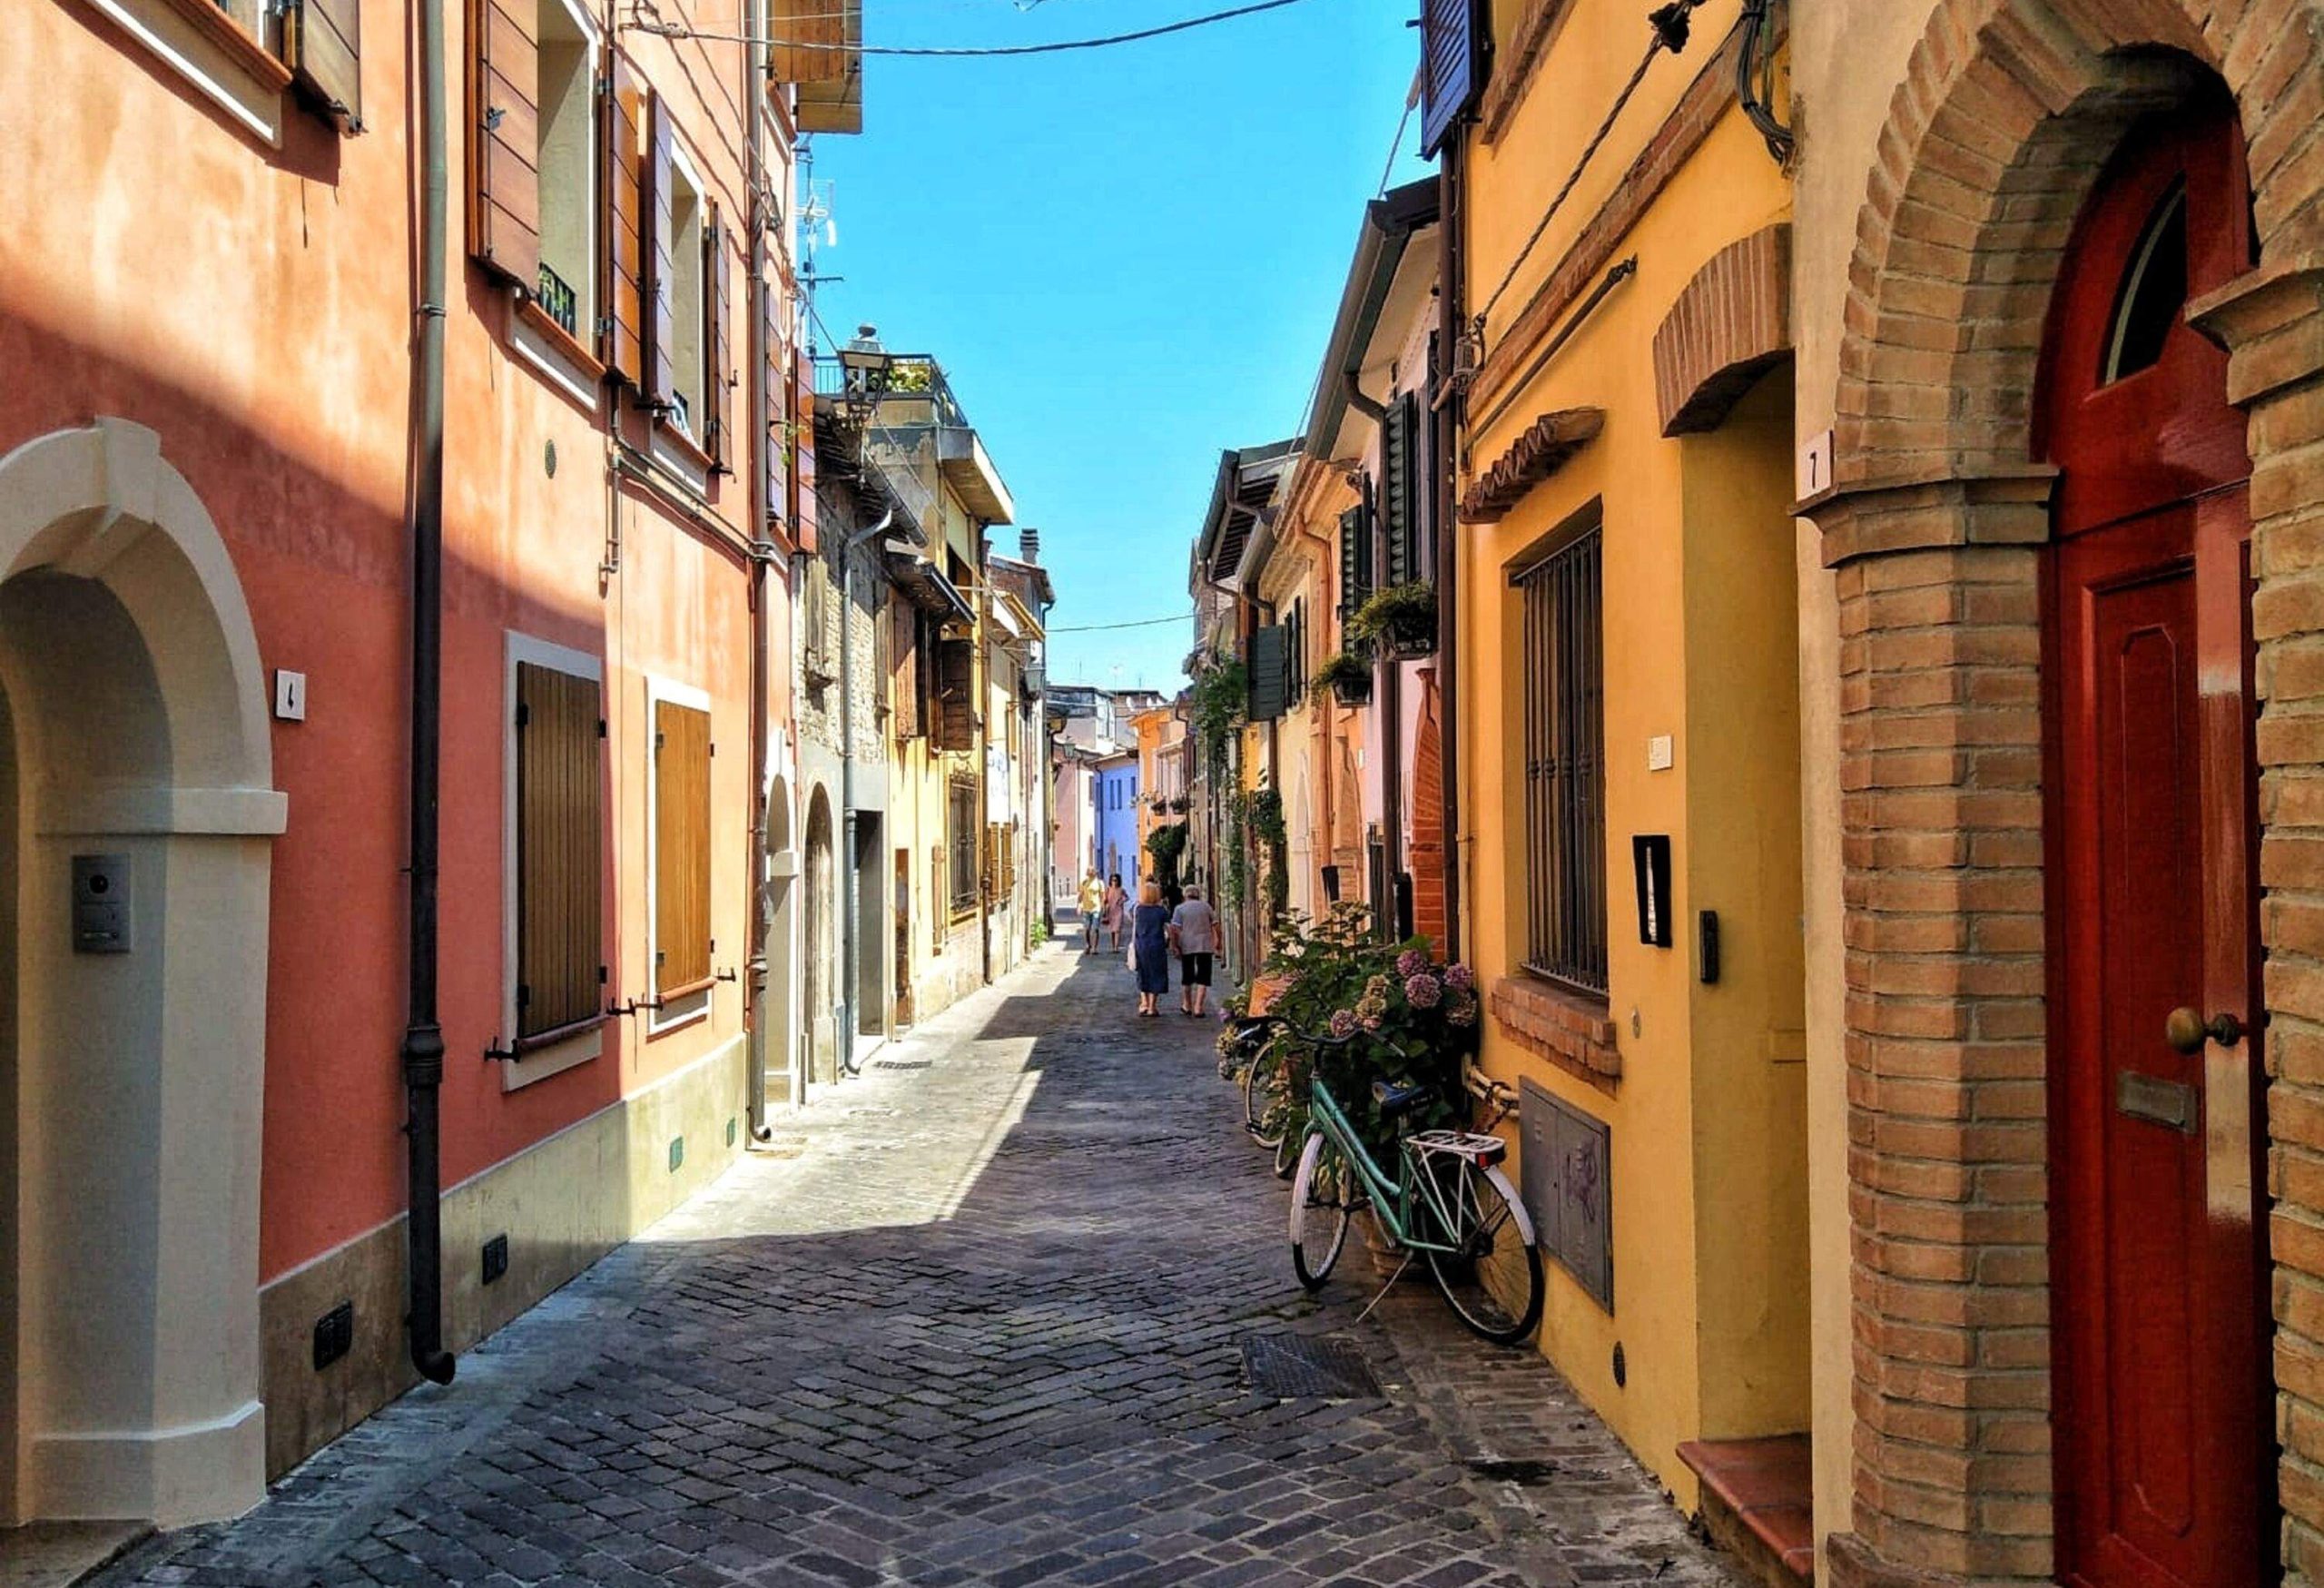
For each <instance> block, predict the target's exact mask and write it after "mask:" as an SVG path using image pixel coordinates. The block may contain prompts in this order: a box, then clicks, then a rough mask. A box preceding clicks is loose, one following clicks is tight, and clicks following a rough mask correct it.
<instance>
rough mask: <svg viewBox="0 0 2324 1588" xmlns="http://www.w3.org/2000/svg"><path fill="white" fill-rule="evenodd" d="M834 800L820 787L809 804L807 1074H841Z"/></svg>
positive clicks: (820, 1076)
mask: <svg viewBox="0 0 2324 1588" xmlns="http://www.w3.org/2000/svg"><path fill="white" fill-rule="evenodd" d="M836 902H837V894H836V893H835V891H834V884H833V878H832V802H831V797H830V795H829V794H826V793H825V792H824V791H823V790H822V788H817V789H816V790H815V793H814V796H813V798H812V799H811V800H810V801H809V802H808V804H807V907H806V910H805V912H804V915H805V922H806V932H805V943H804V945H803V946H804V959H805V962H806V972H807V975H806V981H807V1020H806V1031H807V1066H806V1068H807V1077H808V1079H809V1080H822V1081H831V1080H838V1079H839V1028H838V1026H837V1025H836V1024H835V1023H834V1020H833V1015H832V1011H833V1010H834V1009H835V1008H836V1007H837V1005H838V1001H839V922H838V919H837V912H836V911H835V909H834V908H833V906H834V905H835V904H836Z"/></svg>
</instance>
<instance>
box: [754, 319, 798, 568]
mask: <svg viewBox="0 0 2324 1588" xmlns="http://www.w3.org/2000/svg"><path fill="white" fill-rule="evenodd" d="M764 299H765V320H764V321H763V323H762V324H761V325H760V327H759V336H760V339H761V342H760V345H761V346H763V347H764V348H765V349H766V368H765V370H763V372H762V374H761V377H760V378H761V379H762V380H764V381H765V382H766V415H767V434H766V442H765V445H764V447H763V452H764V454H765V459H766V480H765V490H766V517H767V522H768V523H770V524H772V525H773V526H774V527H775V528H777V529H778V530H780V531H782V533H783V534H784V535H785V536H786V537H787V536H788V535H789V533H790V530H789V528H788V525H789V522H790V516H791V507H790V500H789V498H788V497H787V496H786V494H785V493H786V492H787V491H788V490H789V488H790V483H791V426H790V418H791V347H790V344H789V343H788V342H787V341H785V340H783V308H782V305H783V289H782V286H781V284H780V283H779V282H774V281H769V282H768V283H767V284H766V291H765V293H764Z"/></svg>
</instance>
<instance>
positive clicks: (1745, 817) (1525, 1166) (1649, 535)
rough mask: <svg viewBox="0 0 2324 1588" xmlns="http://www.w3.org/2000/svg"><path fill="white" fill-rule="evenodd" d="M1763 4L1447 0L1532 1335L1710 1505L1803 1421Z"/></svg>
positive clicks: (1478, 776)
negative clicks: (1726, 1456) (1688, 8)
mask: <svg viewBox="0 0 2324 1588" xmlns="http://www.w3.org/2000/svg"><path fill="white" fill-rule="evenodd" d="M1757 9H1758V8H1757V7H1755V6H1753V5H1749V4H1748V3H1738V0H1728V3H1727V4H1721V5H1702V6H1701V7H1700V8H1699V10H1698V11H1697V12H1695V13H1693V14H1692V21H1693V27H1692V30H1691V31H1692V35H1693V36H1692V37H1691V38H1684V37H1683V36H1682V35H1683V33H1684V32H1685V31H1686V30H1685V26H1684V25H1685V22H1686V21H1687V16H1686V15H1683V14H1682V15H1680V16H1679V21H1678V23H1677V24H1675V25H1669V27H1668V28H1667V30H1666V31H1662V32H1658V31H1657V30H1656V28H1655V26H1654V25H1650V24H1649V23H1647V22H1645V21H1644V20H1642V18H1641V15H1640V7H1638V6H1637V5H1633V4H1630V3H1628V0H1530V4H1503V5H1495V6H1492V8H1491V15H1492V21H1491V24H1490V26H1491V29H1492V38H1491V40H1490V48H1489V49H1488V48H1486V47H1485V45H1486V41H1484V40H1482V39H1481V38H1477V37H1474V36H1472V35H1468V34H1466V33H1464V32H1463V30H1464V29H1466V28H1468V26H1469V23H1468V22H1467V20H1466V18H1467V16H1468V15H1469V13H1468V10H1467V8H1466V7H1463V6H1456V5H1436V4H1432V5H1430V6H1429V7H1428V22H1429V36H1428V39H1427V48H1428V51H1429V55H1430V61H1429V71H1428V74H1427V81H1428V84H1429V89H1430V94H1429V99H1428V102H1427V104H1425V106H1424V110H1423V121H1424V123H1426V125H1425V133H1426V142H1427V145H1428V147H1430V148H1432V149H1435V148H1439V147H1441V148H1442V150H1443V156H1444V163H1445V166H1446V170H1447V178H1446V180H1447V183H1448V192H1449V193H1450V195H1451V197H1450V201H1449V202H1448V204H1447V207H1446V213H1447V215H1448V216H1449V217H1451V218H1452V230H1453V235H1452V237H1451V238H1450V239H1449V247H1450V261H1449V269H1448V272H1447V278H1448V289H1449V291H1451V292H1452V295H1453V297H1454V299H1455V301H1454V303H1453V304H1452V305H1451V306H1450V307H1449V308H1448V310H1447V312H1446V316H1445V323H1444V325H1443V332H1444V340H1446V341H1447V342H1450V343H1452V344H1454V356H1452V357H1449V358H1445V359H1444V360H1443V361H1444V362H1445V363H1446V364H1447V365H1448V366H1449V370H1450V373H1449V379H1448V380H1447V382H1446V383H1445V385H1446V386H1447V387H1449V389H1450V391H1449V395H1448V396H1447V398H1446V400H1445V401H1444V402H1443V404H1442V405H1440V406H1441V411H1444V412H1447V413H1450V414H1452V415H1454V416H1456V417H1455V418H1453V419H1452V420H1450V421H1449V428H1450V429H1452V437H1451V444H1452V449H1453V453H1454V467H1453V469H1452V491H1453V493H1454V496H1455V498H1456V500H1457V522H1458V528H1457V530H1456V532H1455V537H1454V543H1453V545H1452V547H1451V548H1450V555H1449V557H1445V558H1444V559H1443V561H1444V562H1445V563H1449V564H1450V565H1451V567H1452V570H1453V571H1454V578H1453V583H1452V589H1451V591H1450V599H1449V601H1447V602H1446V603H1445V606H1446V607H1448V608H1449V616H1450V619H1451V622H1450V629H1451V632H1452V635H1453V636H1454V642H1453V646H1452V657H1451V668H1450V671H1451V675H1452V676H1451V682H1450V686H1449V693H1450V694H1451V695H1452V700H1453V702H1454V706H1453V721H1454V725H1455V732H1456V739H1455V743H1454V747H1453V754H1452V762H1453V764H1454V766H1455V768H1456V772H1455V783H1454V798H1453V805H1454V809H1453V811H1452V813H1451V824H1452V829H1453V833H1454V839H1453V849H1454V853H1455V855H1456V860H1455V862H1454V868H1453V869H1454V875H1453V877H1452V883H1453V885H1454V888H1455V891H1456V894H1457V899H1458V909H1457V913H1456V920H1457V921H1458V923H1459V926H1460V932H1459V946H1460V950H1461V952H1462V954H1463V955H1464V956H1465V957H1467V958H1469V959H1471V960H1472V962H1474V963H1475V964H1476V966H1477V968H1478V970H1479V972H1480V975H1481V979H1482V984H1483V985H1484V986H1485V987H1486V988H1487V989H1488V991H1489V997H1488V1007H1489V1009H1490V1011H1491V1015H1490V1018H1489V1019H1488V1021H1486V1023H1485V1029H1484V1032H1483V1039H1482V1058H1481V1068H1482V1070H1484V1071H1485V1072H1486V1073H1487V1074H1488V1075H1490V1076H1492V1078H1494V1079H1496V1080H1500V1081H1502V1082H1504V1083H1505V1084H1507V1085H1509V1086H1512V1087H1513V1088H1516V1089H1518V1090H1519V1091H1520V1093H1521V1098H1522V1109H1521V1116H1520V1119H1519V1120H1517V1121H1514V1122H1513V1123H1515V1124H1516V1125H1517V1126H1518V1127H1520V1128H1519V1130H1518V1134H1519V1136H1520V1137H1521V1142H1520V1157H1521V1169H1522V1174H1523V1179H1524V1182H1525V1186H1526V1191H1527V1199H1528V1200H1529V1202H1531V1204H1532V1206H1533V1208H1534V1212H1535V1216H1536V1218H1537V1219H1538V1220H1540V1221H1541V1224H1542V1227H1543V1243H1544V1247H1545V1249H1546V1250H1547V1252H1548V1255H1550V1256H1551V1257H1552V1258H1554V1259H1555V1261H1554V1262H1553V1263H1552V1265H1551V1286H1550V1295H1549V1302H1548V1307H1547V1313H1546V1317H1545V1319H1544V1322H1543V1325H1542V1327H1541V1349H1542V1351H1543V1353H1544V1354H1545V1355H1546V1356H1549V1357H1550V1358H1551V1360H1552V1361H1554V1362H1555V1363H1556V1364H1557V1365H1558V1366H1559V1367H1560V1368H1561V1369H1562V1370H1563V1371H1564V1372H1565V1373H1566V1374H1567V1376H1569V1377H1571V1379H1572V1381H1573V1382H1574V1384H1575V1385H1576V1386H1578V1387H1579V1388H1580V1389H1581V1392H1582V1394H1583V1395H1584V1396H1586V1397H1587V1398H1588V1399H1589V1401H1590V1404H1591V1405H1592V1406H1594V1407H1595V1408H1596V1409H1597V1410H1599V1411H1600V1413H1601V1414H1603V1415H1604V1416H1605V1417H1606V1419H1607V1421H1608V1422H1609V1423H1610V1425H1612V1426H1613V1427H1614V1428H1615V1429H1616V1430H1617V1431H1618V1432H1619V1433H1620V1435H1622V1437H1623V1438H1624V1439H1625V1440H1626V1441H1627V1442H1628V1443H1629V1444H1630V1446H1631V1448H1632V1449H1634V1450H1635V1451H1636V1452H1637V1453H1638V1454H1639V1455H1640V1457H1641V1459H1643V1460H1644V1461H1645V1462H1646V1463H1647V1465H1649V1467H1651V1468H1652V1469H1653V1470H1654V1472H1655V1473H1656V1475H1658V1476H1659V1478H1661V1479H1662V1481H1663V1482H1665V1483H1667V1484H1669V1485H1670V1486H1671V1488H1672V1489H1673V1491H1674V1492H1675V1494H1677V1496H1678V1498H1679V1503H1680V1504H1682V1505H1683V1506H1686V1507H1687V1508H1689V1509H1693V1508H1694V1507H1695V1506H1696V1505H1697V1504H1698V1503H1699V1500H1700V1498H1701V1493H1702V1490H1701V1486H1700V1485H1699V1482H1698V1475H1697V1470H1696V1469H1698V1468H1699V1467H1702V1466H1704V1465H1705V1463H1706V1461H1709V1462H1710V1463H1712V1464H1713V1465H1715V1464H1716V1462H1717V1459H1718V1455H1719V1452H1718V1448H1717V1445H1718V1443H1719V1442H1725V1441H1731V1440H1740V1439H1746V1438H1758V1437H1764V1436H1770V1435H1797V1434H1804V1432H1805V1430H1806V1429H1807V1426H1808V1424H1809V1406H1808V1378H1809V1366H1808V1363H1809V1341H1808V1327H1807V1147H1806V1139H1805V1130H1806V1122H1805V1107H1806V1105H1805V1094H1804V1065H1803V1058H1804V1051H1803V1035H1802V1028H1803V1024H1804V1020H1803V1015H1802V1011H1801V1000H1802V963H1801V933H1800V909H1801V902H1800V880H1799V879H1800V840H1799V826H1800V824H1799V774H1798V764H1799V758H1798V737H1799V728H1798V718H1799V703H1798V687H1797V661H1796V625H1795V618H1794V606H1793V601H1794V566H1793V547H1792V534H1791V528H1790V520H1789V506H1790V503H1791V501H1792V499H1793V495H1794V492H1793V483H1794V482H1793V471H1792V446H1791V424H1790V416H1791V402H1792V397H1791V392H1792V388H1791V378H1790V373H1789V356H1790V355H1789V338H1788V334H1787V316H1786V301H1787V267H1788V256H1789V228H1788V225H1787V221H1788V215H1789V209H1788V206H1789V188H1788V183H1787V178H1786V175H1785V172H1784V169H1783V166H1782V165H1781V163H1779V161H1778V159H1777V158H1776V157H1775V152H1774V150H1773V149H1772V148H1771V140H1770V137H1769V136H1768V135H1767V132H1766V130H1765V129H1763V128H1762V127H1761V126H1757V125H1755V124H1754V121H1753V119H1752V116H1751V114H1749V113H1748V110H1749V109H1750V108H1753V107H1747V106H1746V105H1745V104H1742V103H1741V102H1739V101H1738V90H1737V84H1738V64H1740V65H1742V66H1743V67H1744V68H1745V70H1744V72H1743V74H1742V76H1743V79H1744V80H1745V81H1747V82H1749V83H1758V84H1763V83H1765V82H1766V81H1767V80H1768V76H1769V75H1770V74H1771V70H1772V69H1771V67H1770V66H1769V64H1768V61H1767V59H1766V55H1767V52H1768V50H1769V49H1770V48H1772V44H1770V42H1769V40H1768V38H1767V37H1766V36H1765V35H1763V34H1762V33H1761V32H1760V30H1759V29H1758V26H1757V25H1756V21H1755V14H1756V11H1757ZM1483 25H1485V24H1483V23H1482V20H1480V21H1479V22H1478V23H1477V26H1479V27H1482V26H1483ZM1738 56H1740V57H1745V58H1744V59H1742V60H1741V61H1738ZM1641 59H1643V60H1644V61H1645V64H1644V67H1643V70H1642V74H1641V75H1640V77H1639V78H1638V79H1637V80H1636V81H1635V84H1634V85H1633V88H1632V89H1631V90H1630V91H1626V90H1625V87H1624V84H1625V83H1626V81H1629V80H1630V74H1631V71H1632V68H1633V67H1634V66H1637V65H1638V64H1640V61H1641ZM1601 130H1602V131H1603V133H1604V136H1603V142H1602V143H1593V138H1595V137H1596V136H1597V135H1598V134H1599V133H1600V132H1601ZM1776 131H1777V133H1778V134H1779V131H1780V130H1779V129H1777V130H1776ZM1773 142H1774V143H1780V137H1779V135H1778V136H1777V137H1776V138H1775V139H1774V140H1773ZM1569 184H1571V185H1570V186H1569ZM1440 356H1442V350H1440ZM1439 390H1444V388H1443V387H1441V388H1440V389H1439ZM1442 571H1443V563H1441V564H1440V572H1442ZM1703 1441H1709V1442H1712V1448H1710V1450H1709V1453H1708V1455H1707V1454H1706V1452H1705V1450H1704V1449H1702V1448H1700V1447H1698V1445H1697V1444H1696V1442H1703ZM1682 1445H1683V1446H1687V1447H1688V1448H1687V1450H1686V1451H1685V1452H1684V1453H1683V1454H1682V1450H1681V1447H1682ZM1796 1454H1797V1456H1798V1458H1799V1460H1800V1463H1801V1465H1802V1467H1803V1470H1804V1461H1805V1456H1806V1451H1805V1448H1804V1441H1803V1442H1802V1443H1801V1445H1800V1446H1799V1447H1798V1448H1797V1452H1796ZM1803 1497H1804V1496H1803ZM1797 1534H1798V1536H1799V1538H1800V1540H1802V1541H1804V1540H1805V1538H1806V1527H1805V1519H1804V1515H1803V1516H1802V1517H1801V1518H1800V1519H1799V1525H1798V1527H1797ZM1788 1547H1789V1543H1788V1534H1785V1535H1784V1538H1783V1540H1782V1541H1781V1542H1779V1543H1778V1544H1776V1545H1775V1546H1773V1547H1772V1548H1771V1553H1772V1554H1774V1555H1775V1556H1777V1557H1780V1556H1782V1555H1783V1553H1785V1550H1786V1549H1787V1548H1788Z"/></svg>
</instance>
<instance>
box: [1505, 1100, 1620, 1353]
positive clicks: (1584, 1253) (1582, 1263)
mask: <svg viewBox="0 0 2324 1588" xmlns="http://www.w3.org/2000/svg"><path fill="white" fill-rule="evenodd" d="M1517 1119H1518V1127H1519V1129H1520V1130H1521V1133H1522V1137H1523V1152H1524V1158H1523V1169H1524V1179H1525V1184H1524V1188H1523V1194H1524V1198H1525V1206H1526V1208H1527V1209H1528V1210H1529V1211H1530V1212H1531V1214H1532V1215H1533V1224H1534V1227H1535V1229H1536V1231H1537V1233H1538V1234H1539V1235H1540V1237H1541V1248H1542V1249H1543V1250H1544V1251H1546V1252H1548V1253H1549V1254H1550V1256H1551V1257H1552V1258H1556V1259H1557V1262H1558V1266H1559V1267H1561V1268H1563V1269H1564V1270H1565V1271H1566V1272H1567V1273H1569V1274H1571V1275H1572V1276H1573V1277H1574V1282H1575V1283H1576V1284H1578V1285H1580V1286H1581V1287H1582V1289H1584V1290H1586V1291H1588V1292H1589V1293H1590V1298H1591V1299H1592V1300H1594V1301H1596V1302H1597V1303H1598V1305H1599V1306H1600V1307H1604V1308H1605V1309H1606V1310H1607V1311H1608V1312H1612V1311H1613V1310H1614V1220H1613V1189H1614V1188H1613V1174H1612V1170H1613V1159H1614V1149H1613V1132H1612V1129H1610V1127H1609V1126H1608V1125H1607V1124H1606V1122H1605V1121H1604V1120H1602V1119H1591V1118H1590V1116H1589V1115H1588V1114H1585V1113H1583V1112H1582V1111H1581V1110H1579V1109H1576V1108H1574V1107H1572V1106H1571V1105H1570V1104H1568V1103H1566V1102H1564V1101H1562V1100H1560V1099H1558V1098H1556V1097H1553V1096H1551V1094H1550V1093H1549V1092H1547V1091H1544V1090H1542V1089H1541V1088H1540V1087H1539V1086H1536V1085H1535V1084H1534V1083H1533V1082H1531V1081H1530V1080H1528V1081H1526V1082H1524V1083H1523V1086H1522V1088H1521V1091H1520V1093H1519V1105H1518V1114H1517Z"/></svg>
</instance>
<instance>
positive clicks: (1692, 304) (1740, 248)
mask: <svg viewBox="0 0 2324 1588" xmlns="http://www.w3.org/2000/svg"><path fill="white" fill-rule="evenodd" d="M1790 355H1791V225H1790V222H1777V224H1775V225H1773V226H1767V227H1763V228H1761V229H1760V230H1759V231H1757V232H1753V233H1751V235H1750V236H1748V237H1743V238H1738V239H1737V240H1736V241H1735V242H1730V243H1728V245H1727V246H1726V247H1725V248H1722V249H1720V250H1719V251H1718V252H1717V253H1715V254H1712V255H1711V256H1710V258H1709V260H1707V261H1704V264H1703V268H1702V269H1700V270H1699V271H1696V272H1695V276H1694V279H1693V280H1692V281H1689V282H1688V283H1687V284H1686V286H1685V287H1684V288H1683V289H1682V290H1681V291H1679V297H1678V300H1677V301H1675V302H1673V303H1672V304H1671V305H1670V312H1669V313H1668V314H1666V315H1664V316H1663V317H1662V323H1661V325H1659V327H1657V328H1656V330H1655V332H1654V399H1655V407H1656V409H1658V410H1659V417H1660V418H1661V420H1662V433H1663V434H1664V435H1666V436H1685V435H1693V434H1697V433H1699V432H1701V431H1704V430H1715V429H1718V427H1719V425H1720V424H1721V423H1722V422H1723V421H1724V420H1725V419H1726V418H1727V416H1728V411H1729V410H1731V409H1733V408H1734V407H1735V405H1736V403H1737V402H1738V401H1739V400H1740V399H1741V398H1742V396H1743V394H1744V393H1745V392H1747V391H1748V390H1751V386H1752V383H1753V382H1755V381H1757V380H1758V378H1759V377H1760V376H1762V375H1764V374H1766V373H1767V372H1768V370H1770V369H1773V368H1774V367H1775V366H1776V365H1777V364H1778V363H1780V362H1782V361H1783V360H1785V359H1787V358H1788V357H1789V356H1790Z"/></svg>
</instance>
